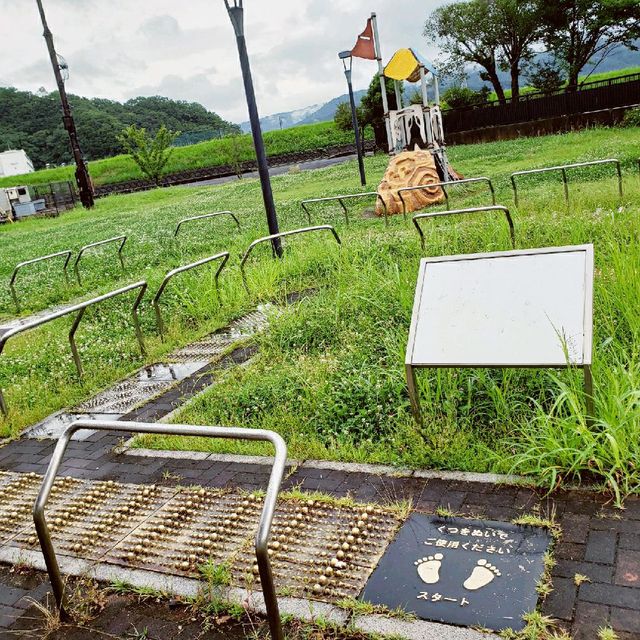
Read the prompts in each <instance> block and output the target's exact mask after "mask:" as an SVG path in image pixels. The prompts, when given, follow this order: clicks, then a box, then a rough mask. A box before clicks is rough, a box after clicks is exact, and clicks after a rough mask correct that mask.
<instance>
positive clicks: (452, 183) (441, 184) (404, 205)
mask: <svg viewBox="0 0 640 640" xmlns="http://www.w3.org/2000/svg"><path fill="white" fill-rule="evenodd" d="M474 182H486V183H487V185H488V186H489V191H490V192H491V202H492V204H493V206H496V191H495V189H494V187H493V182H491V178H487V177H486V176H480V177H478V178H463V179H462V180H445V181H444V182H432V183H431V184H422V185H417V186H415V187H402V188H400V189H398V190H397V194H398V196H400V201H401V202H402V215H403V216H404V217H405V219H406V217H407V203H406V202H405V201H404V198H403V197H402V194H403V193H404V192H405V191H419V190H421V189H430V188H431V187H440V188H441V189H442V193H444V199H445V203H446V206H447V211H448V210H449V194H448V193H447V190H446V188H445V187H449V186H456V185H461V184H472V183H474Z"/></svg>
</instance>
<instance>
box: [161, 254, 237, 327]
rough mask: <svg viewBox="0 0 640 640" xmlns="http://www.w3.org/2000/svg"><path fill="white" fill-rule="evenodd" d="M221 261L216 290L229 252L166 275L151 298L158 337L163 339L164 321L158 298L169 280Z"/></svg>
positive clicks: (216, 276)
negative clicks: (215, 261)
mask: <svg viewBox="0 0 640 640" xmlns="http://www.w3.org/2000/svg"><path fill="white" fill-rule="evenodd" d="M220 259H222V264H221V265H220V266H219V267H218V270H217V271H216V275H215V281H216V289H218V279H219V278H220V273H221V272H222V270H223V269H224V267H225V265H226V264H227V262H228V260H229V252H228V251H223V252H222V253H217V254H216V255H215V256H209V257H208V258H203V259H202V260H198V261H197V262H192V263H191V264H186V265H184V266H182V267H177V268H176V269H173V270H171V271H169V273H167V275H166V276H165V277H164V280H163V281H162V284H161V285H160V288H159V289H158V291H157V293H156V295H155V296H153V308H154V310H155V313H156V322H157V324H158V331H159V332H160V336H161V337H164V333H165V332H164V321H163V320H162V313H161V312H160V304H159V302H160V297H161V296H162V294H163V292H164V290H165V288H166V286H167V285H168V284H169V280H171V278H173V277H174V276H177V275H178V274H179V273H184V272H185V271H190V270H191V269H195V268H196V267H200V266H202V265H203V264H208V263H209V262H213V261H214V260H220Z"/></svg>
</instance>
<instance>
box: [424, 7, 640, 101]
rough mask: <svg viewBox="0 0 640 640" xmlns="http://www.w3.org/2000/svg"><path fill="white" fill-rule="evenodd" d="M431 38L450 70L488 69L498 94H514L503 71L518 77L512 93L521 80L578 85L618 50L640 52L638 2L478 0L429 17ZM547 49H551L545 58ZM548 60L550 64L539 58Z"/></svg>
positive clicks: (514, 96) (488, 77) (500, 96)
mask: <svg viewBox="0 0 640 640" xmlns="http://www.w3.org/2000/svg"><path fill="white" fill-rule="evenodd" d="M424 35H425V36H426V38H427V39H428V40H429V41H430V42H432V43H435V44H437V45H438V46H439V47H440V50H441V52H442V60H441V66H443V67H444V68H445V69H446V70H447V71H448V73H449V75H455V74H456V71H457V72H458V73H459V74H461V75H464V69H465V67H466V66H467V65H470V64H473V65H477V66H479V67H480V68H481V70H482V72H481V78H482V79H483V80H485V81H486V82H489V83H491V85H492V87H493V90H494V91H495V93H496V95H497V96H498V99H499V100H500V101H501V102H503V101H505V99H506V96H505V89H504V87H503V85H502V81H501V79H500V76H499V73H498V72H499V71H502V72H508V73H509V76H510V85H511V98H512V99H513V100H514V101H518V99H519V97H520V84H521V82H520V78H521V76H522V75H523V73H524V74H526V75H527V78H528V81H529V84H531V85H532V86H534V87H535V88H537V89H542V90H546V91H551V90H553V89H554V88H560V87H561V86H563V85H564V84H566V88H567V90H568V91H575V90H576V89H577V88H578V78H579V76H580V72H581V71H582V70H583V69H584V68H585V67H586V66H587V64H591V65H592V70H593V69H596V68H597V66H598V65H599V64H600V63H601V62H602V61H603V60H604V59H605V58H606V57H607V56H608V55H609V54H610V53H611V52H613V51H614V50H615V49H616V48H618V47H621V46H626V47H629V48H631V49H632V50H637V49H638V43H637V39H638V38H640V2H639V1H638V0H595V1H594V0H553V2H549V1H548V0H470V1H466V2H453V3H451V4H447V5H444V6H442V7H439V8H438V9H436V10H435V11H434V12H433V13H431V14H430V16H429V17H428V19H427V21H426V24H425V28H424ZM539 54H545V56H544V57H542V56H539ZM536 57H540V58H541V59H542V62H540V61H536Z"/></svg>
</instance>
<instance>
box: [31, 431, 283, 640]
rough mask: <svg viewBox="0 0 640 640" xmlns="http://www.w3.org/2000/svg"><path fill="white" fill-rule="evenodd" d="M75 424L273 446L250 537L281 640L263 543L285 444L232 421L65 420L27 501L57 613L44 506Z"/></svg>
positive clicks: (58, 587)
mask: <svg viewBox="0 0 640 640" xmlns="http://www.w3.org/2000/svg"><path fill="white" fill-rule="evenodd" d="M79 429H93V430H98V431H124V432H129V433H152V434H161V435H176V436H197V437H204V438H225V439H233V440H258V441H262V442H269V443H271V444H272V445H273V447H274V449H275V457H274V461H273V466H272V468H271V475H270V477H269V484H268V486H267V492H266V495H265V499H264V506H263V508H262V514H261V516H260V524H259V526H258V532H257V534H256V538H255V549H256V560H257V563H258V571H259V574H260V582H261V585H262V593H263V595H264V601H265V605H266V609H267V617H268V619H269V625H270V628H271V635H272V637H273V639H274V640H283V635H282V624H281V622H280V613H279V611H278V597H277V595H276V590H275V586H274V583H273V572H272V570H271V562H270V560H269V553H268V544H269V538H270V536H271V525H272V523H273V517H274V514H275V509H276V504H277V500H278V494H279V492H280V486H281V484H282V479H283V477H284V471H285V466H286V462H287V445H286V443H285V441H284V440H283V439H282V437H281V436H280V435H278V434H277V433H275V432H274V431H266V430H264V429H240V428H234V427H205V426H192V425H173V424H172V425H168V424H148V423H144V422H116V421H109V420H104V421H103V420H78V421H77V422H74V423H73V424H72V425H71V426H69V427H68V428H67V429H66V430H65V432H64V433H63V434H62V436H60V439H59V440H58V443H57V444H56V448H55V449H54V451H53V454H52V456H51V461H50V462H49V467H48V468H47V472H46V474H45V476H44V479H43V480H42V485H41V487H40V492H39V493H38V497H37V498H36V501H35V504H34V507H33V521H34V523H35V527H36V532H37V534H38V540H39V541H40V547H41V549H42V555H43V556H44V560H45V564H46V566H47V572H48V574H49V579H50V580H51V586H52V588H53V593H54V596H55V599H56V604H57V606H58V610H59V612H60V617H61V618H63V619H64V618H67V617H68V614H67V612H66V610H65V598H64V582H63V580H62V574H61V572H60V566H59V565H58V559H57V557H56V552H55V549H54V547H53V542H52V540H51V532H50V531H49V526H48V524H47V520H46V518H45V514H44V509H45V507H46V504H47V500H48V498H49V495H50V493H51V489H52V488H53V483H54V481H55V479H56V475H57V474H58V471H59V469H60V465H61V464H62V459H63V456H64V454H65V451H66V449H67V447H68V445H69V442H70V441H71V437H72V436H73V434H74V433H75V432H76V431H78V430H79Z"/></svg>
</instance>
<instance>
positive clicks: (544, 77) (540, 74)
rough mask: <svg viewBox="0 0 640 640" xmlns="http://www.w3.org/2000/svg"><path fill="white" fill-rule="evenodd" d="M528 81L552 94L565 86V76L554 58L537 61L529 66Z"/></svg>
mask: <svg viewBox="0 0 640 640" xmlns="http://www.w3.org/2000/svg"><path fill="white" fill-rule="evenodd" d="M527 82H528V83H529V84H530V85H531V86H532V87H533V88H534V89H537V90H538V91H542V93H544V94H545V95H551V94H553V93H555V92H556V91H558V90H560V89H561V88H562V87H563V86H564V76H563V74H562V71H561V69H560V68H559V67H558V65H557V63H556V62H555V61H554V60H551V61H545V62H536V63H534V64H533V65H531V67H530V68H529V71H528V73H527Z"/></svg>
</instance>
